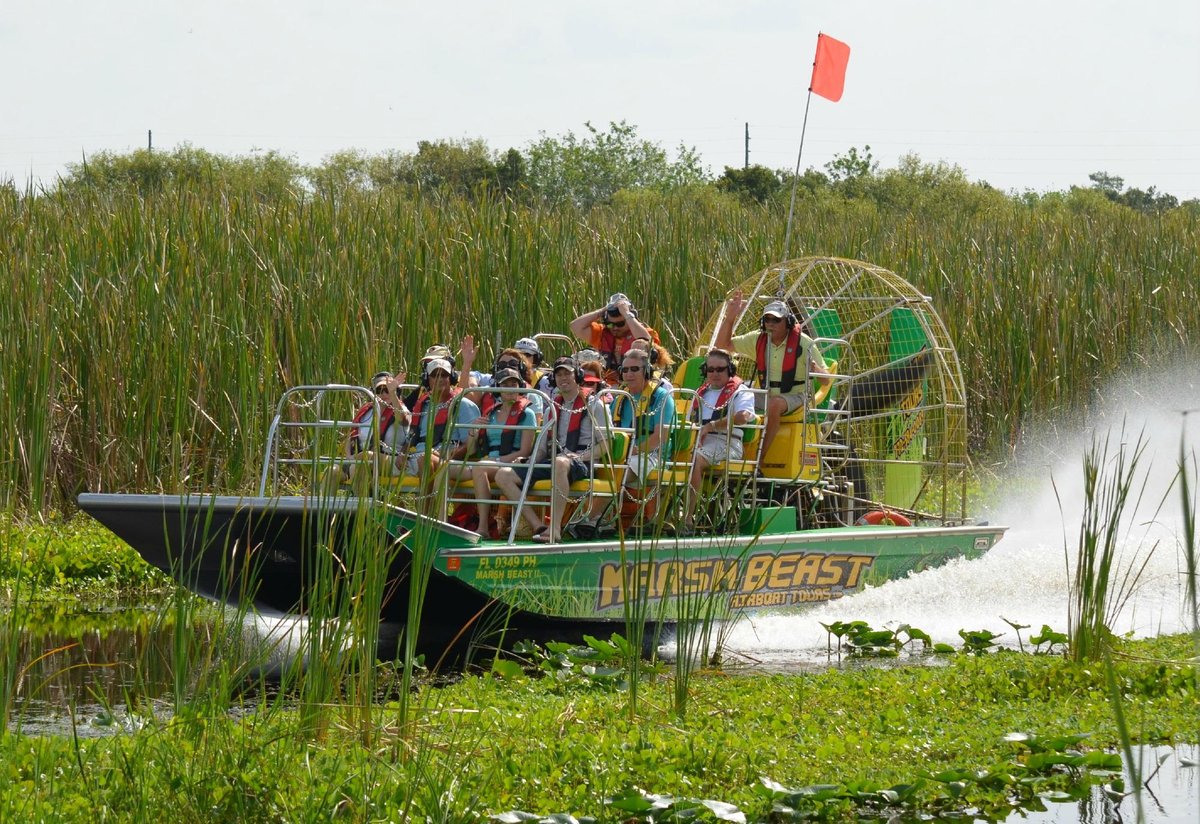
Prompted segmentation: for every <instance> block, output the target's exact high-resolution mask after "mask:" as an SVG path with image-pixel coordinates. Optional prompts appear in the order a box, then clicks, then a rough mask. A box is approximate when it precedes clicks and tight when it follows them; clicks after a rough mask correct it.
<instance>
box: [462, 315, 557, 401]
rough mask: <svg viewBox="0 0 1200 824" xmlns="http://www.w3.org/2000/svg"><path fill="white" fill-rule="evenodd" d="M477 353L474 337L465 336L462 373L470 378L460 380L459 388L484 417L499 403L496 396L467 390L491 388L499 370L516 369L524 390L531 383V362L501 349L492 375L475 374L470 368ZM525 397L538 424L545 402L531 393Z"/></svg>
mask: <svg viewBox="0 0 1200 824" xmlns="http://www.w3.org/2000/svg"><path fill="white" fill-rule="evenodd" d="M477 352H478V350H476V348H475V337H474V336H473V335H467V336H466V337H464V338H463V342H462V358H463V374H464V375H469V376H470V378H469V380H464V379H463V378H461V377H460V378H459V386H460V387H461V388H462V389H464V390H465V391H468V392H469V394H468V395H467V397H468V398H470V399H471V400H472V401H474V402H475V403H476V404H477V405H478V406H479V409H480V411H481V412H483V414H485V415H486V414H487V413H488V412H489V411H490V410H491V406H492V404H493V403H496V402H497V400H498V398H497V396H496V395H495V394H494V393H491V392H474V391H470V390H473V389H474V388H476V387H480V386H492V385H493V384H492V375H493V374H495V373H496V372H498V371H499V370H501V369H515V370H516V371H517V372H518V373H519V374H520V376H521V384H522V386H523V387H525V388H526V389H530V388H532V386H531V380H530V379H531V378H532V376H533V365H532V360H531V358H530V357H529V356H528V355H526V354H525V353H524V352H522V351H520V350H519V349H517V348H516V347H509V348H508V349H502V350H500V354H499V355H497V356H496V361H495V363H494V364H493V365H492V371H491V373H484V372H477V371H473V370H472V369H471V367H472V366H473V365H474V363H475V357H476V355H477ZM525 398H526V400H527V401H528V402H529V405H530V407H531V408H532V409H533V413H534V415H536V416H537V419H538V421H541V420H542V416H543V415H544V414H545V412H546V409H545V406H546V402H545V400H543V398H542V397H541V396H540V395H535V394H532V393H530V394H528V395H526V396H525Z"/></svg>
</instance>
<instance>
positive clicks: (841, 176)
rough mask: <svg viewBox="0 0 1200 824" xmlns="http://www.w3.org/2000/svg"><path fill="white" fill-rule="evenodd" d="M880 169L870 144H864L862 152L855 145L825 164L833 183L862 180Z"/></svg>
mask: <svg viewBox="0 0 1200 824" xmlns="http://www.w3.org/2000/svg"><path fill="white" fill-rule="evenodd" d="M878 169H879V164H878V163H876V162H875V158H874V156H872V154H871V147H870V146H863V151H862V154H859V153H858V149H856V148H854V147H853V146H851V147H850V149H849V151H847V152H846V153H845V154H840V155H835V156H834V158H833V160H831V161H829V162H828V163H826V164H825V171H826V172H827V173H828V174H829V179H830V180H831V181H832V182H833V183H835V184H836V183H844V182H847V181H860V180H863V179H864V178H868V177H870V176H871V175H873V174H875V172H876V171H877V170H878Z"/></svg>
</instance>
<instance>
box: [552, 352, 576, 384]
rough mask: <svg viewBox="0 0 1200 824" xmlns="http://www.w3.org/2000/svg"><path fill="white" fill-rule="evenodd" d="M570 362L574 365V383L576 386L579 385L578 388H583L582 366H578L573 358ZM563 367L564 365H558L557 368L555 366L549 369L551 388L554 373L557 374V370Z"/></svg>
mask: <svg viewBox="0 0 1200 824" xmlns="http://www.w3.org/2000/svg"><path fill="white" fill-rule="evenodd" d="M571 362H572V363H574V364H575V383H577V384H578V385H580V386H583V367H582V366H580V365H579V361H577V360H575V359H574V358H571ZM563 366H565V364H561V365H559V366H555V367H552V368H551V370H550V378H551V381H550V384H551V385H552V386H553V385H554V380H553V378H554V373H555V372H557V371H558V370H559V369H562V368H563Z"/></svg>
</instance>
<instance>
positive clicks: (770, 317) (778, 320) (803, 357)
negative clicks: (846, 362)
mask: <svg viewBox="0 0 1200 824" xmlns="http://www.w3.org/2000/svg"><path fill="white" fill-rule="evenodd" d="M748 304H749V301H748V300H746V298H745V297H743V296H742V292H741V290H740V289H739V290H737V291H735V292H734V293H733V296H732V297H730V298H729V300H728V301H727V302H726V304H725V316H724V317H723V318H722V319H721V325H720V327H719V328H718V329H717V347H718V348H720V349H725V350H726V351H733V352H736V353H737V354H739V355H744V356H746V357H749V358H753V359H754V364H755V371H756V372H757V373H758V382H759V385H760V386H762V387H764V388H766V389H767V393H768V399H767V408H766V414H767V420H766V428H765V430H764V431H763V438H762V453H761V454H763V455H766V454H767V450H768V449H770V448H771V442H772V441H774V440H775V435H776V434H777V433H778V432H779V425H780V420H781V419H782V418H783V416H784V415H787V414H789V413H791V412H794V411H796V410H797V409H799V408H801V407H803V406H805V405H806V404H807V403H808V392H807V389H808V376H809V374H813V375H816V376H817V378H816V380H817V383H819V384H820V385H821V386H823V387H827V386H829V385H831V384H832V383H833V377H832V376H830V374H829V370H828V369H826V368H825V359H824V358H823V357H821V353H820V351H818V349H817V347H816V346H815V345H813V340H812V338H810V337H809V336H808V335H806V334H804V332H803V331H801V329H800V321H799V320H798V319H797V318H796V316H795V315H793V314H792V311H791V310H790V309H789V308H788V306H787V304H786V303H784V302H783V301H781V300H774V301H771V302H770V303H768V304H767V305H766V308H764V309H763V314H762V321H761V322H760V323H759V331H757V332H747V333H746V334H744V335H738V336H737V337H733V325H734V324H735V323H736V322H737V320H738V318H740V317H741V316H742V313H743V312H744V311H745V309H746V306H747V305H748Z"/></svg>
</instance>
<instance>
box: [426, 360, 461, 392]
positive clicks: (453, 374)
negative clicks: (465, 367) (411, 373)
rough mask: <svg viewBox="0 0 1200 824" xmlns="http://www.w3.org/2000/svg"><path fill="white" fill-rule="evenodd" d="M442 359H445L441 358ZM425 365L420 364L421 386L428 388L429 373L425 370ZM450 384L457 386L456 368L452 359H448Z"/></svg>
mask: <svg viewBox="0 0 1200 824" xmlns="http://www.w3.org/2000/svg"><path fill="white" fill-rule="evenodd" d="M442 360H446V359H445V358H442ZM425 369H426V365H425V364H421V386H424V387H425V388H426V389H428V388H429V373H428V372H426V371H425ZM450 386H452V387H453V386H458V370H457V369H455V368H454V359H453V358H451V359H450Z"/></svg>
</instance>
